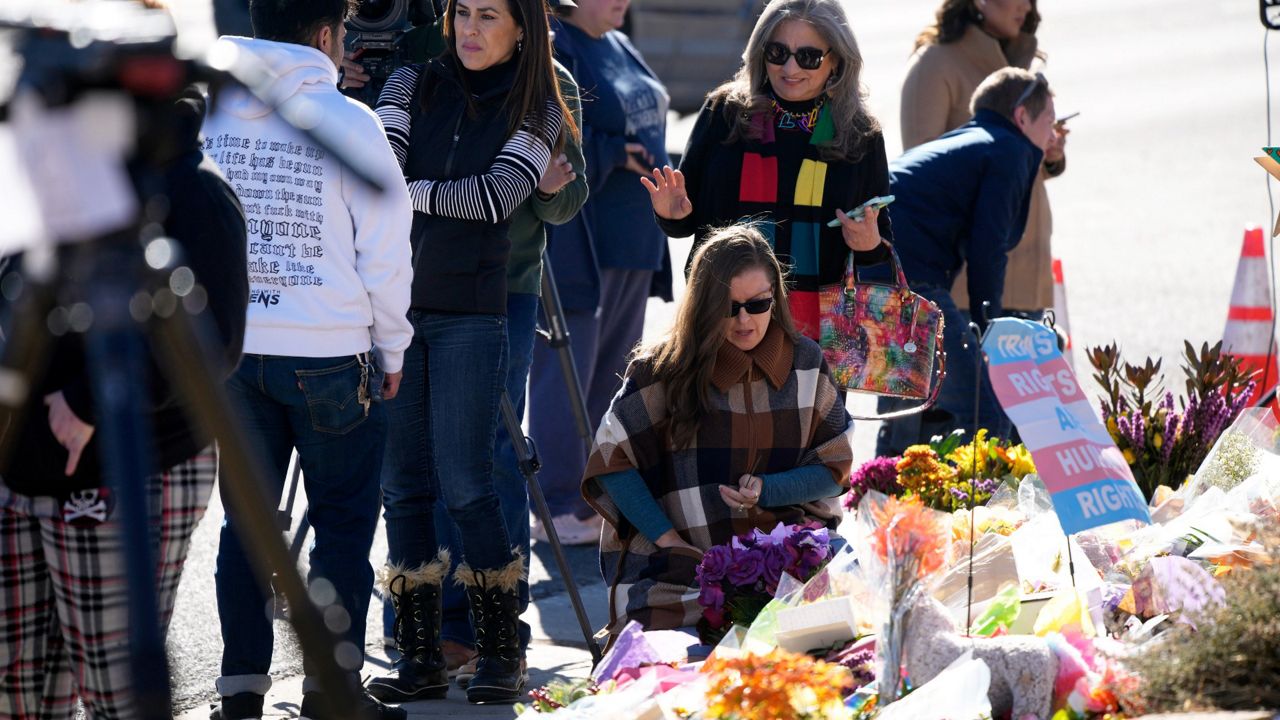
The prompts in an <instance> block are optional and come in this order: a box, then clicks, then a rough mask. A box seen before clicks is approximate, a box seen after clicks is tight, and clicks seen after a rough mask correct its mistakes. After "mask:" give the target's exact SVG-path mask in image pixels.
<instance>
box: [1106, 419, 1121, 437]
mask: <svg viewBox="0 0 1280 720" xmlns="http://www.w3.org/2000/svg"><path fill="white" fill-rule="evenodd" d="M1107 432H1109V433H1111V437H1115V436H1116V435H1118V434H1120V427H1119V426H1117V425H1116V418H1115V416H1114V415H1113V416H1111V417H1109V418H1107Z"/></svg>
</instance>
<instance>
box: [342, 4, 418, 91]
mask: <svg viewBox="0 0 1280 720" xmlns="http://www.w3.org/2000/svg"><path fill="white" fill-rule="evenodd" d="M439 16H440V12H439V10H438V8H437V7H436V4H435V2H434V0H361V2H360V8H359V9H358V10H357V11H356V14H355V15H353V16H352V17H351V19H350V20H348V21H347V41H346V47H347V51H348V52H353V53H355V52H359V53H360V54H359V55H358V57H357V58H356V62H358V63H360V64H361V65H363V66H364V71H365V72H366V73H367V74H368V75H369V77H370V78H372V79H371V80H370V82H369V83H368V84H367V85H365V86H364V87H363V88H357V89H352V90H346V91H344V92H345V93H346V94H347V95H348V96H350V97H353V98H355V99H357V100H359V101H361V102H363V103H364V104H366V105H368V106H369V107H373V104H374V103H375V102H376V101H377V99H378V93H379V92H381V90H382V85H383V84H384V83H385V82H386V81H387V78H388V77H390V76H391V73H393V72H395V71H396V70H397V69H399V68H400V67H401V66H403V65H404V64H406V63H411V62H422V61H425V60H426V59H427V57H426V52H424V51H420V50H419V49H418V48H417V47H416V46H411V43H409V42H407V37H408V34H409V33H410V31H412V30H415V29H417V28H429V27H430V26H432V25H434V24H435V23H436V20H437V18H438V17H439Z"/></svg>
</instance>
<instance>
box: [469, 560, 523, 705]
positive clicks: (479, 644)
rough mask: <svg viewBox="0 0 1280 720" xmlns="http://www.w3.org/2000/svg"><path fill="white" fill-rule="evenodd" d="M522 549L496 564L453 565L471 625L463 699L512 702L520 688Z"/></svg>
mask: <svg viewBox="0 0 1280 720" xmlns="http://www.w3.org/2000/svg"><path fill="white" fill-rule="evenodd" d="M524 562H525V560H524V553H522V552H520V551H519V550H516V551H515V552H514V559H513V560H512V561H511V562H509V563H507V564H506V565H505V566H503V567H501V568H498V569H496V570H472V569H471V568H470V567H469V566H468V565H466V564H465V563H464V564H462V565H459V566H458V569H457V570H455V571H454V579H455V581H456V582H457V583H458V584H459V585H461V586H462V587H463V588H465V589H466V591H467V599H468V600H469V601H470V604H471V624H472V625H473V626H474V627H475V631H476V653H477V655H478V657H477V659H476V674H475V676H474V677H472V678H471V681H470V682H469V683H468V684H467V701H468V702H472V703H477V704H483V703H513V702H516V701H517V700H519V699H520V697H521V695H522V694H523V692H522V691H523V690H524V683H525V675H524V668H523V665H524V662H523V658H521V657H520V634H519V618H520V581H521V580H523V579H524V578H525V576H526V571H525V564H524Z"/></svg>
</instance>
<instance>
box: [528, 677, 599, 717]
mask: <svg viewBox="0 0 1280 720" xmlns="http://www.w3.org/2000/svg"><path fill="white" fill-rule="evenodd" d="M599 692H600V686H599V685H596V684H595V682H593V681H592V680H591V679H590V678H587V679H586V680H553V681H551V683H550V684H549V685H546V686H543V687H540V688H537V689H535V690H530V691H529V700H530V701H531V702H530V704H529V705H528V706H525V705H524V704H522V703H516V705H515V707H514V710H515V712H516V715H517V716H519V715H522V714H523V713H524V712H525V710H527V709H532V710H533V711H534V712H536V713H552V712H555V711H556V710H559V709H560V708H565V707H569V706H570V705H572V704H573V703H574V702H575V701H577V700H580V699H582V698H584V697H587V696H589V695H595V694H597V693H599Z"/></svg>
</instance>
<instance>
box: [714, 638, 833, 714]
mask: <svg viewBox="0 0 1280 720" xmlns="http://www.w3.org/2000/svg"><path fill="white" fill-rule="evenodd" d="M702 671H703V672H705V673H707V674H709V675H710V676H711V679H710V681H709V682H708V689H707V717H709V718H733V720H777V719H778V718H837V717H842V716H845V715H847V713H845V712H844V703H843V698H844V693H845V691H846V690H847V689H849V688H850V687H852V685H853V676H852V674H851V673H850V672H849V670H848V668H845V667H843V666H841V665H837V664H835V663H828V662H823V661H821V660H814V659H813V658H811V657H809V656H807V655H799V654H796V653H791V652H787V651H786V650H782V649H780V648H775V649H774V650H772V651H771V652H770V653H769V654H768V655H742V656H739V657H730V658H723V659H722V658H717V657H713V658H712V659H710V660H708V661H707V662H706V663H705V664H704V665H703V667H702Z"/></svg>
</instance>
